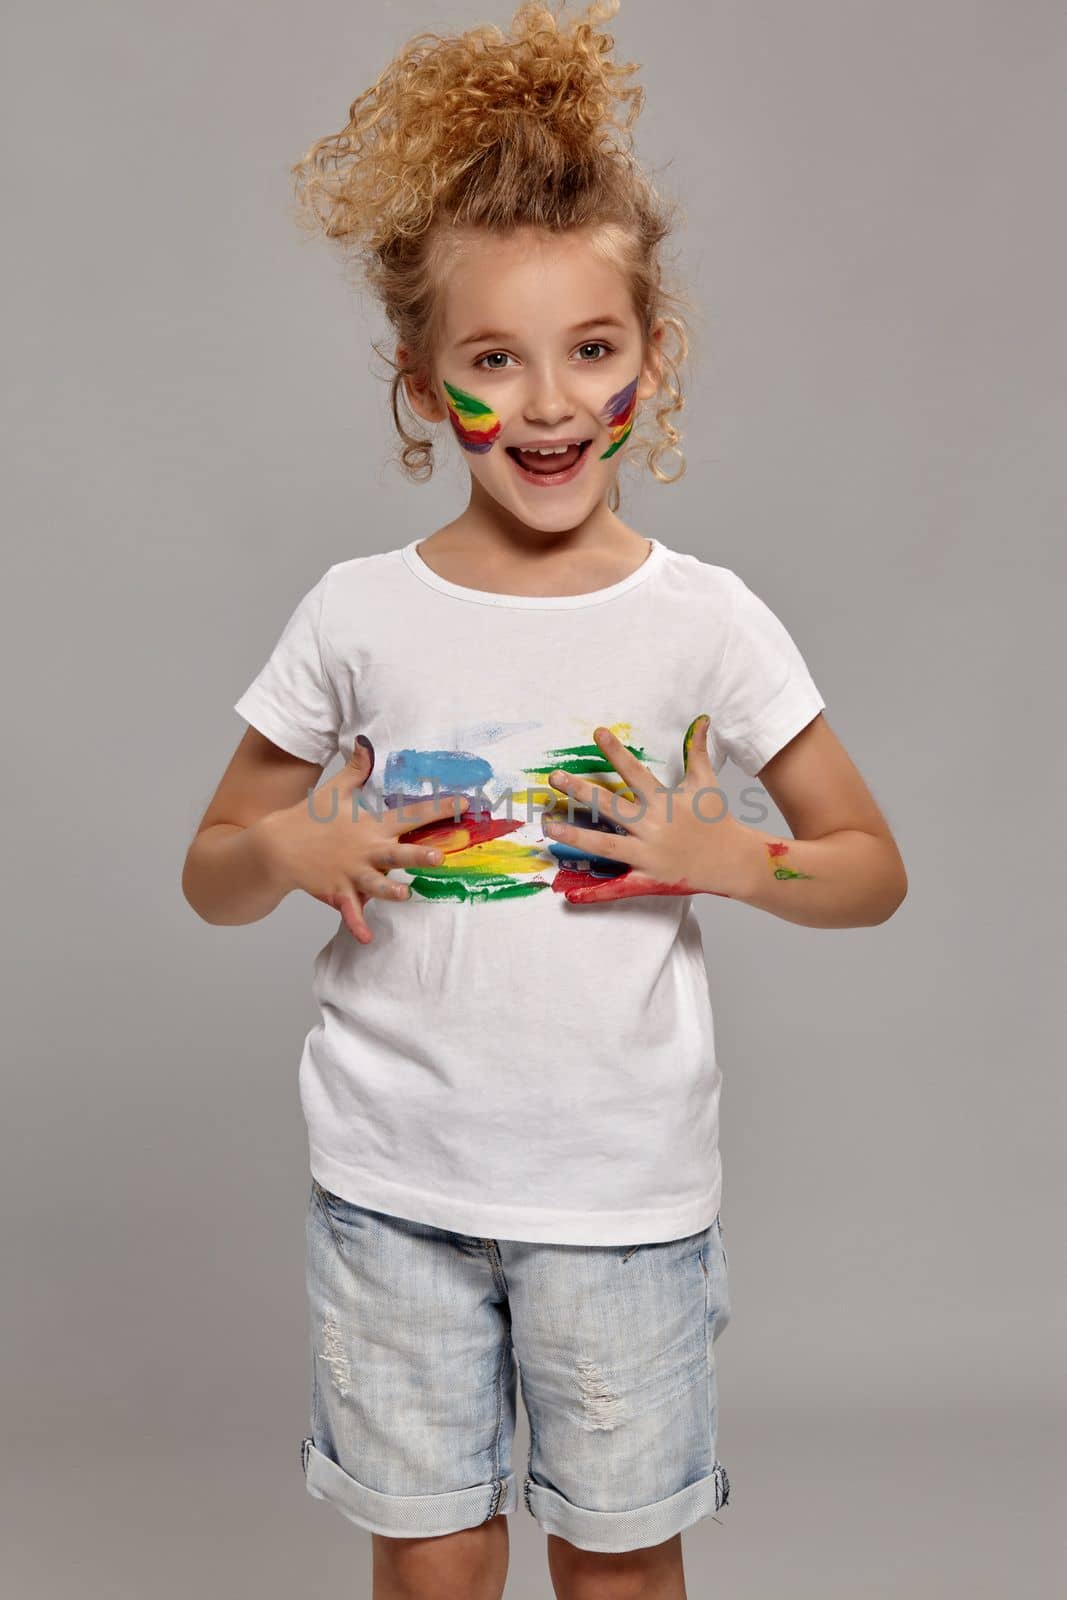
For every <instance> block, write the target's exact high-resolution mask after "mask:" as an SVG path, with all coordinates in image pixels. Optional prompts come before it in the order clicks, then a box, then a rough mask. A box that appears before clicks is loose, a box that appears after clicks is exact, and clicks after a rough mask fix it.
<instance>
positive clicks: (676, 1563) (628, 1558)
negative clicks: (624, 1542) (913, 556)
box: [548, 1533, 686, 1600]
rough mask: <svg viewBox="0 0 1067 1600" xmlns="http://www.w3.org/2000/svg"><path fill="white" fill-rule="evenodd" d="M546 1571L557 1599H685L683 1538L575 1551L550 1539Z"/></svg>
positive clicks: (552, 1536) (554, 1537)
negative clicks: (626, 1547)
mask: <svg viewBox="0 0 1067 1600" xmlns="http://www.w3.org/2000/svg"><path fill="white" fill-rule="evenodd" d="M548 1570H549V1573H550V1574H551V1577H552V1587H553V1588H554V1589H555V1591H556V1600H686V1592H685V1573H684V1569H683V1567H682V1536H681V1534H680V1533H676V1534H675V1535H674V1538H673V1539H667V1540H666V1541H665V1542H664V1543H663V1544H656V1545H648V1546H647V1547H646V1548H645V1549H643V1550H626V1551H623V1552H621V1553H619V1554H607V1553H605V1552H602V1551H597V1550H579V1549H578V1548H577V1546H576V1545H573V1544H570V1543H569V1542H568V1541H567V1540H566V1539H561V1538H560V1537H559V1536H558V1534H555V1533H550V1534H549V1535H548Z"/></svg>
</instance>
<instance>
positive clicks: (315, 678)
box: [234, 572, 341, 767]
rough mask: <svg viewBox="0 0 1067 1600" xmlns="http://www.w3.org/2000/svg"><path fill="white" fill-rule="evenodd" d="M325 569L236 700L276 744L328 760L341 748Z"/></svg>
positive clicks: (305, 756)
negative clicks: (327, 640)
mask: <svg viewBox="0 0 1067 1600" xmlns="http://www.w3.org/2000/svg"><path fill="white" fill-rule="evenodd" d="M329 576H330V574H329V572H326V573H324V574H323V576H322V577H321V578H320V579H319V581H318V583H317V584H315V586H314V588H312V589H309V590H308V592H307V594H305V595H304V597H303V599H302V600H301V601H300V602H299V604H298V605H297V607H296V609H295V610H294V612H293V614H292V616H291V617H290V618H289V620H288V622H287V623H286V624H285V627H284V628H283V629H282V633H281V637H280V638H279V640H278V642H277V644H276V645H275V646H274V649H273V650H272V652H271V654H270V656H269V658H268V660H267V661H266V663H265V665H264V666H263V667H262V668H261V670H260V671H259V673H258V674H257V675H256V677H255V678H254V679H253V680H252V682H251V683H250V684H249V686H248V688H247V689H246V690H245V692H244V694H243V695H242V696H241V698H240V699H239V700H237V701H236V702H235V704H234V710H235V711H236V712H237V714H238V716H241V717H243V718H244V719H245V721H246V722H249V723H251V725H252V726H253V727H254V728H258V729H259V731H260V733H262V734H265V735H266V737H267V738H268V739H270V740H271V742H272V743H273V744H276V745H279V746H280V747H281V749H283V750H287V751H288V752H289V754H290V755H294V756H298V757H299V758H300V760H301V761H314V762H316V763H317V764H318V765H319V766H322V767H324V766H326V765H327V764H328V763H329V761H330V760H331V759H332V758H333V756H334V755H335V754H336V752H337V741H338V735H339V732H340V724H341V718H340V710H339V707H338V703H337V697H336V695H335V693H334V690H333V687H332V685H331V683H330V680H329V676H328V674H327V671H326V668H325V666H324V664H323V653H322V633H321V629H322V612H323V604H324V601H325V596H326V589H327V584H328V580H329Z"/></svg>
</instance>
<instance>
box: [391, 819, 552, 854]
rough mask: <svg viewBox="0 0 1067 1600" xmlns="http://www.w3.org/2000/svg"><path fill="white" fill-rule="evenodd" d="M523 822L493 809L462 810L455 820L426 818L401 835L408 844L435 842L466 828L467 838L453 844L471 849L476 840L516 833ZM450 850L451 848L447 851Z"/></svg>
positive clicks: (459, 848) (477, 842) (458, 847)
mask: <svg viewBox="0 0 1067 1600" xmlns="http://www.w3.org/2000/svg"><path fill="white" fill-rule="evenodd" d="M522 826H523V821H522V819H521V818H520V819H518V820H516V819H515V818H514V817H512V818H511V819H510V821H509V819H508V818H507V817H496V818H494V817H493V815H492V813H491V812H488V811H476V812H474V813H471V812H470V811H461V812H460V814H459V817H458V818H457V820H456V821H455V822H453V821H452V819H451V817H440V818H438V819H437V820H436V821H435V822H424V823H422V824H421V826H419V827H417V828H411V829H410V830H409V831H408V832H407V833H402V834H401V835H400V838H401V839H402V840H403V842H404V843H405V844H432V843H433V842H434V840H435V839H447V838H449V836H450V835H453V834H455V833H456V832H457V831H459V830H462V832H463V833H464V834H465V835H466V838H465V840H464V842H463V843H462V844H460V845H453V846H452V849H453V850H457V849H458V850H467V849H469V848H470V846H471V845H472V844H484V843H485V841H486V840H487V839H499V838H501V837H502V836H503V835H504V834H506V833H514V832H515V831H516V830H517V829H518V828H521V827H522ZM446 853H447V852H446Z"/></svg>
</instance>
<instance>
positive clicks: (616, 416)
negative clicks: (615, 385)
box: [600, 373, 641, 461]
mask: <svg viewBox="0 0 1067 1600" xmlns="http://www.w3.org/2000/svg"><path fill="white" fill-rule="evenodd" d="M637 376H638V378H639V377H640V376H641V374H640V373H638V375H637ZM636 412H637V378H635V379H634V380H633V382H632V383H628V384H627V385H626V388H625V389H620V390H619V392H618V394H613V395H612V397H611V399H610V400H609V401H608V403H607V405H606V406H605V407H604V409H603V411H602V412H601V413H600V415H601V417H602V418H603V420H604V422H606V423H607V425H608V428H609V430H610V432H611V443H610V444H609V446H608V448H607V449H606V450H605V451H604V454H603V455H602V456H601V457H600V459H601V461H606V460H607V459H608V457H609V456H613V455H614V454H615V452H616V450H619V449H621V448H622V446H623V445H624V444H625V443H626V440H627V439H628V438H629V436H630V429H631V428H632V427H633V425H634V416H635V414H636Z"/></svg>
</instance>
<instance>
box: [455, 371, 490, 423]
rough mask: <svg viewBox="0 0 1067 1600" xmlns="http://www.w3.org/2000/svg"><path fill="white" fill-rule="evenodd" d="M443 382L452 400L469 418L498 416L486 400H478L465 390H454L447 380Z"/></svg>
mask: <svg viewBox="0 0 1067 1600" xmlns="http://www.w3.org/2000/svg"><path fill="white" fill-rule="evenodd" d="M443 381H444V385H445V388H446V389H447V390H448V392H449V394H450V395H451V396H452V399H453V400H454V401H455V403H456V405H457V406H459V407H461V409H462V410H463V411H465V412H466V413H467V415H468V416H471V417H492V416H495V415H496V413H495V412H494V410H493V408H492V406H487V405H486V404H485V401H484V400H476V399H475V398H474V396H473V395H472V394H467V393H466V392H465V390H463V389H454V388H453V387H452V385H451V384H450V383H449V382H448V381H447V379H446V380H443Z"/></svg>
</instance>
